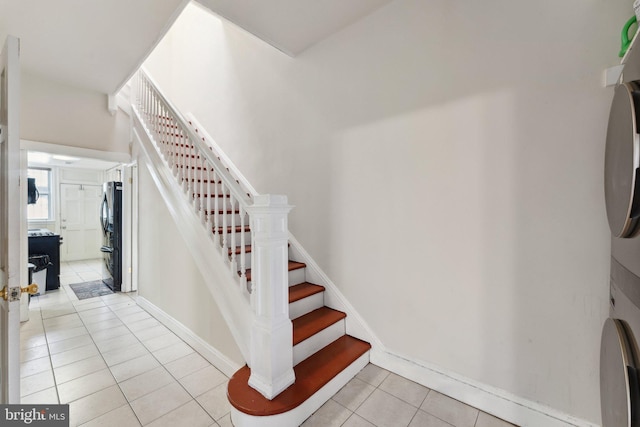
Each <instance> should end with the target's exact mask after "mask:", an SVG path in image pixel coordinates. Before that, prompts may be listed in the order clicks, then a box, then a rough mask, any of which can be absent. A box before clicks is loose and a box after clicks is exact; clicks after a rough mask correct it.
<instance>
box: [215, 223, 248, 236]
mask: <svg viewBox="0 0 640 427" xmlns="http://www.w3.org/2000/svg"><path fill="white" fill-rule="evenodd" d="M213 231H217V234H222V232H223V231H225V230H224V227H218V229H217V230H216V227H213ZM231 231H232V230H231V226H228V227H227V230H226V232H227V234H228V233H231ZM241 231H242V226H241V225H236V231H235V232H236V233H240V232H241ZM244 231H245V232H246V233H249V232H251V229H250V228H249V226H248V225H245V226H244Z"/></svg>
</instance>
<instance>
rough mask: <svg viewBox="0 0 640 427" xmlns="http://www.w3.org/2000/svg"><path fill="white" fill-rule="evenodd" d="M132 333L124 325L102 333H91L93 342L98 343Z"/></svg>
mask: <svg viewBox="0 0 640 427" xmlns="http://www.w3.org/2000/svg"><path fill="white" fill-rule="evenodd" d="M129 334H131V331H129V329H127V328H126V327H125V326H124V325H121V326H116V327H114V328H108V329H102V330H100V331H94V332H92V333H91V336H92V337H93V340H94V341H96V342H98V341H106V340H109V339H111V338H115V337H119V336H122V335H129Z"/></svg>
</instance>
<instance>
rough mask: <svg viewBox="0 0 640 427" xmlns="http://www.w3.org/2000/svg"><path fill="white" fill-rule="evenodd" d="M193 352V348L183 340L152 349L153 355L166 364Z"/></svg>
mask: <svg viewBox="0 0 640 427" xmlns="http://www.w3.org/2000/svg"><path fill="white" fill-rule="evenodd" d="M193 352H194V350H193V349H192V348H191V347H189V346H188V345H187V344H185V343H184V342H180V343H177V344H173V345H170V346H169V347H165V348H161V349H160V350H157V351H154V352H153V355H154V356H155V357H156V359H158V360H159V361H160V363H162V364H166V363H169V362H172V361H174V360H177V359H180V358H181V357H184V356H186V355H188V354H191V353H193Z"/></svg>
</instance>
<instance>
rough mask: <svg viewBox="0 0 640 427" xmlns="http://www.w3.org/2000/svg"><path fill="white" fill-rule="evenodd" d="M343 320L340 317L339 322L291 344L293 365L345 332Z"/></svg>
mask: <svg viewBox="0 0 640 427" xmlns="http://www.w3.org/2000/svg"><path fill="white" fill-rule="evenodd" d="M345 333H346V332H345V321H344V319H341V320H340V321H339V322H336V323H334V324H333V325H331V326H329V327H328V328H325V329H323V330H321V331H320V332H318V333H317V334H315V335H312V336H310V337H309V338H307V339H306V340H304V341H302V342H299V343H298V344H296V345H294V346H293V366H295V365H297V364H298V363H300V362H302V361H303V360H304V359H306V358H307V357H309V356H311V355H312V354H314V353H316V352H317V351H319V350H320V349H321V348H324V347H326V346H327V345H329V344H331V343H332V342H334V341H335V340H337V339H338V338H340V337H341V336H343V335H344V334H345Z"/></svg>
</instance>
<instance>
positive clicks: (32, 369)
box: [20, 356, 52, 378]
mask: <svg viewBox="0 0 640 427" xmlns="http://www.w3.org/2000/svg"><path fill="white" fill-rule="evenodd" d="M51 369H52V368H51V360H49V357H48V356H45V357H41V358H39V359H33V360H29V361H27V362H23V363H21V364H20V378H24V377H28V376H29V375H35V374H38V373H40V372H44V371H50V370H51Z"/></svg>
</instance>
